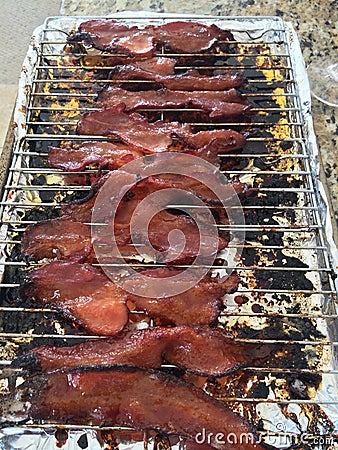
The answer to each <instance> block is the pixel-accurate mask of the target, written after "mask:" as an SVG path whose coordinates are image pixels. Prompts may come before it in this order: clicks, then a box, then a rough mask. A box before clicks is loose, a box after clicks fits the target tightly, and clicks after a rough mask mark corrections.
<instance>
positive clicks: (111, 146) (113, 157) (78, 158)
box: [48, 138, 225, 172]
mask: <svg viewBox="0 0 338 450" xmlns="http://www.w3.org/2000/svg"><path fill="white" fill-rule="evenodd" d="M224 147H225V143H224V140H223V141H222V139H218V138H216V139H214V140H213V141H211V142H210V143H209V144H207V145H206V146H204V147H202V148H200V149H191V150H190V149H188V150H186V151H185V153H189V154H191V155H194V156H198V157H200V158H202V159H204V160H206V161H208V162H210V163H211V164H214V165H215V166H219V165H220V157H219V156H218V153H219V152H220V151H222V149H223V151H224ZM183 151H184V149H183ZM142 156H145V154H144V153H143V152H141V151H140V150H136V149H132V146H126V145H124V144H118V143H112V142H99V141H88V142H84V143H83V144H80V145H79V146H74V145H73V144H71V143H68V144H67V145H66V146H65V147H49V151H48V163H49V165H50V166H51V167H56V168H58V169H62V170H65V171H68V172H76V171H79V170H83V169H84V168H85V167H86V166H88V165H91V164H93V165H98V166H99V167H107V168H108V169H109V170H115V169H119V168H120V167H122V166H124V165H125V164H127V163H129V162H130V161H133V160H134V159H137V158H140V157H142Z"/></svg>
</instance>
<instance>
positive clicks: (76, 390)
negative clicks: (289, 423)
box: [20, 366, 263, 450]
mask: <svg viewBox="0 0 338 450" xmlns="http://www.w3.org/2000/svg"><path fill="white" fill-rule="evenodd" d="M20 390H21V392H23V394H22V396H23V397H24V398H25V397H26V398H27V400H29V402H30V410H29V415H30V417H32V418H33V419H44V420H47V421H53V422H54V421H56V422H61V423H64V418H65V417H67V419H68V420H69V421H71V422H72V423H76V424H79V425H83V424H88V423H90V424H93V425H103V424H105V425H107V426H113V425H117V426H130V427H133V428H135V429H136V430H143V431H150V430H156V431H161V432H164V433H174V434H179V435H180V436H182V437H186V438H188V439H190V440H194V439H195V437H196V435H197V433H201V430H203V429H204V430H207V431H208V432H209V433H212V436H214V437H215V436H216V435H218V437H219V436H220V435H219V434H218V433H223V438H224V439H225V440H224V442H225V443H220V442H219V439H218V440H217V439H212V440H211V445H212V446H213V447H214V448H217V449H219V450H253V449H255V450H262V449H263V447H262V446H261V445H260V444H258V443H257V441H256V439H255V437H254V436H253V435H252V431H251V427H250V425H249V423H248V422H247V421H246V420H245V419H244V418H242V417H240V416H239V415H237V414H235V413H234V412H233V411H232V410H231V409H230V408H228V407H227V406H225V405H224V404H223V403H221V402H219V401H217V400H215V399H213V398H212V397H210V396H209V395H208V394H206V393H205V392H203V391H202V390H201V389H198V388H196V387H194V386H192V385H191V384H188V383H186V382H183V381H181V380H179V379H178V378H176V377H173V376H170V375H167V374H163V373H161V372H158V371H154V370H150V369H147V370H146V369H140V368H135V367H130V366H127V367H121V366H112V367H107V368H90V369H87V370H83V369H82V370H81V369H73V370H69V369H68V370H64V371H56V372H52V373H48V374H46V375H43V376H40V377H35V378H33V379H32V380H30V381H28V382H26V383H25V384H23V385H22V386H21V387H20ZM230 433H231V435H232V436H237V444H236V443H234V444H230V443H226V442H227V440H226V437H227V436H229V435H230ZM248 435H250V436H252V441H250V440H249V441H248V442H247V440H246V437H247V436H248ZM240 436H242V440H241V439H240ZM243 436H244V439H243Z"/></svg>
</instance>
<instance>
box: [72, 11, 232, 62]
mask: <svg viewBox="0 0 338 450" xmlns="http://www.w3.org/2000/svg"><path fill="white" fill-rule="evenodd" d="M231 38H232V36H231V34H230V33H229V32H227V31H224V30H222V29H220V28H218V27H217V26H216V25H214V24H213V25H210V26H207V25H204V24H201V23H197V22H183V21H176V22H171V23H167V24H164V25H159V26H153V25H148V26H146V27H144V28H138V27H136V26H131V27H129V26H128V25H126V24H123V23H122V22H119V21H117V20H114V19H94V20H89V21H87V22H83V23H81V25H80V26H79V29H78V32H75V33H73V34H71V35H70V37H69V38H68V41H69V42H70V43H71V42H77V41H81V40H84V41H87V42H89V43H90V44H92V45H93V46H94V47H96V48H98V49H100V50H104V51H109V52H122V53H126V54H127V55H133V56H142V57H144V56H150V55H152V54H153V52H154V51H155V49H156V45H157V44H165V45H168V46H169V47H170V48H171V49H172V50H173V51H175V52H184V53H196V52H201V51H203V50H207V49H208V48H210V47H211V46H212V44H213V43H214V42H216V41H217V40H226V41H227V40H229V39H231Z"/></svg>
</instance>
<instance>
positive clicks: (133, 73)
mask: <svg viewBox="0 0 338 450" xmlns="http://www.w3.org/2000/svg"><path fill="white" fill-rule="evenodd" d="M155 68H156V67H155ZM155 68H154V70H155ZM154 70H152V69H150V70H147V69H144V68H142V67H141V66H140V65H136V64H125V65H121V66H116V67H114V69H113V70H112V72H111V75H110V79H112V80H116V82H119V81H120V80H135V82H136V81H137V80H141V81H142V80H147V81H154V82H155V83H159V84H161V85H162V86H165V87H166V88H167V89H172V90H180V91H224V90H226V89H231V88H239V87H241V86H242V85H243V83H244V81H245V79H244V77H243V76H242V75H241V74H239V73H232V72H226V73H223V74H218V75H211V76H210V75H201V74H200V73H199V72H197V70H188V71H186V72H183V73H178V74H171V75H163V74H161V73H156V72H155V71H154Z"/></svg>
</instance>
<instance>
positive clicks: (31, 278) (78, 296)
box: [24, 261, 128, 336]
mask: <svg viewBox="0 0 338 450" xmlns="http://www.w3.org/2000/svg"><path fill="white" fill-rule="evenodd" d="M24 293H25V295H26V296H32V297H34V298H35V299H36V300H38V301H39V302H40V303H41V304H43V305H51V306H53V307H54V308H56V309H58V310H60V311H61V312H62V313H63V314H64V315H65V316H66V317H68V318H70V319H71V320H73V321H75V322H76V323H77V324H79V325H81V326H82V327H83V328H85V329H86V330H87V331H88V332H89V333H92V334H102V335H107V336H109V335H112V336H113V335H115V334H117V333H119V332H120V331H122V330H123V328H124V327H125V326H126V324H127V322H128V308H127V306H126V301H127V294H126V292H124V291H123V290H122V289H120V288H119V287H118V286H117V285H116V284H115V283H111V282H110V281H109V279H108V278H107V277H106V276H105V275H104V274H103V273H102V272H101V271H100V270H98V269H96V268H95V267H92V266H90V265H88V264H77V263H71V262H63V261H52V262H51V263H49V264H46V265H45V266H42V267H39V268H37V269H35V270H32V271H30V272H29V273H28V283H27V284H26V285H25V287H24Z"/></svg>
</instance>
